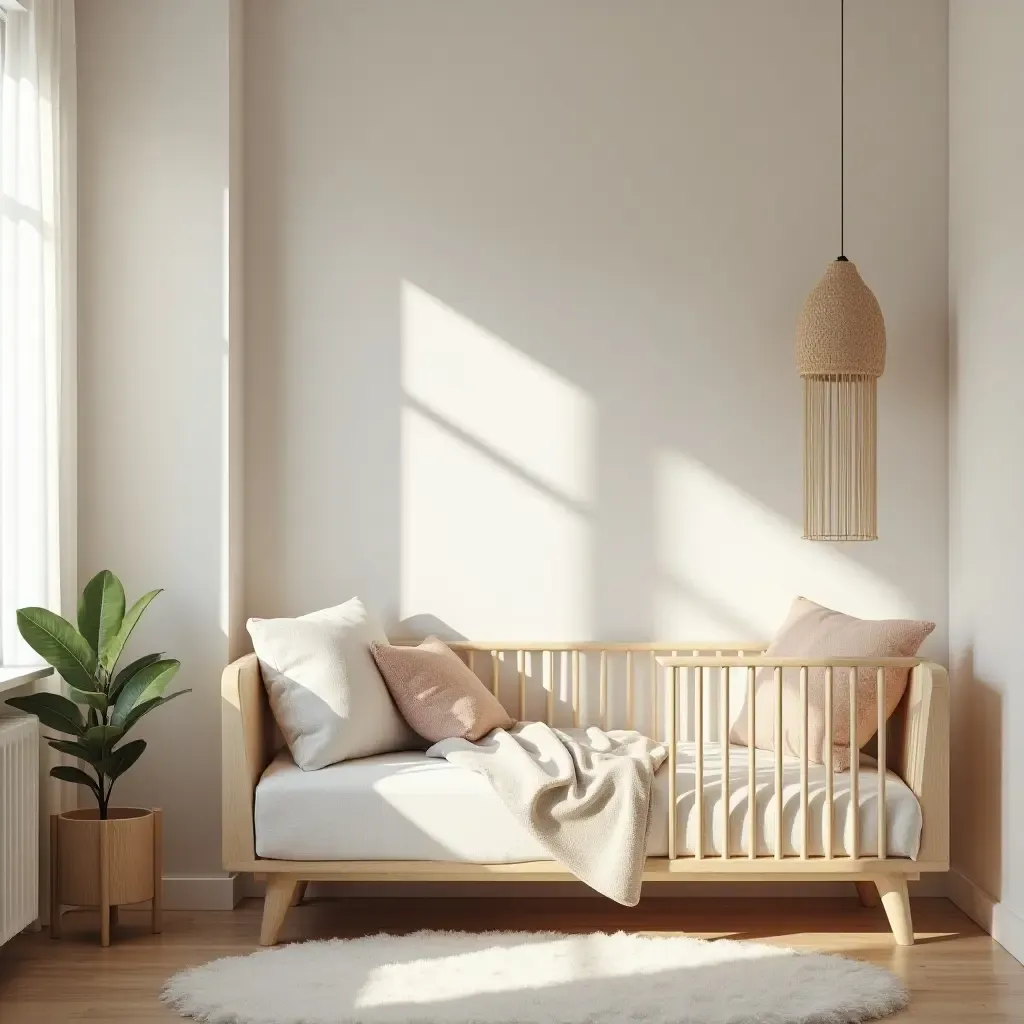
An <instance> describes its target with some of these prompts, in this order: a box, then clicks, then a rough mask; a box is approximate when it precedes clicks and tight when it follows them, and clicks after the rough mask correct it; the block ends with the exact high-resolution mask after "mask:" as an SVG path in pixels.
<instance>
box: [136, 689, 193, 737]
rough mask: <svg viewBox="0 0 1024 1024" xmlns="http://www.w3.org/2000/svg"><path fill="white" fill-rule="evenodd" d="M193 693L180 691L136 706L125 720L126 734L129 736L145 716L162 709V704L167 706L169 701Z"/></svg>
mask: <svg viewBox="0 0 1024 1024" xmlns="http://www.w3.org/2000/svg"><path fill="white" fill-rule="evenodd" d="M191 692H192V691H191V690H178V691H177V692H176V693H172V694H171V695H170V696H169V697H154V698H153V699H152V700H147V701H143V703H141V704H136V705H135V707H133V708H132V709H131V711H129V712H128V716H127V717H126V718H125V720H124V733H125V734H127V733H128V730H129V729H130V728H131V727H132V726H133V725H135V723H136V722H137V721H138V720H139V719H140V718H142V716H143V715H148V714H149V713H150V711H152V710H153V709H154V708H158V707H160V705H161V704H167V703H168V702H169V701H172V700H174V698H175V697H180V696H181V695H182V694H184V693H191Z"/></svg>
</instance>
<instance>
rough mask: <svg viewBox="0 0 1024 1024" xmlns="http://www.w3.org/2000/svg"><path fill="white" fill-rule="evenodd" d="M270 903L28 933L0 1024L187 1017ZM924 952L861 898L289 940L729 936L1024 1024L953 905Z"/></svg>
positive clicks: (390, 906)
mask: <svg viewBox="0 0 1024 1024" xmlns="http://www.w3.org/2000/svg"><path fill="white" fill-rule="evenodd" d="M261 909H262V904H261V902H260V901H256V900H248V901H246V903H244V904H243V905H242V906H241V907H239V908H238V909H237V910H235V911H233V912H232V911H206V912H184V911H178V912H165V914H164V933H163V934H162V935H150V934H149V933H148V931H147V927H148V917H147V915H145V914H142V913H138V912H131V911H122V912H121V922H120V924H119V926H118V928H117V929H116V930H115V932H114V937H113V944H112V945H111V946H110V948H109V949H101V948H100V947H99V945H98V944H97V928H96V921H95V916H94V915H92V914H90V913H88V912H86V911H82V912H73V913H69V914H67V915H66V916H65V922H66V927H65V937H64V938H62V939H58V940H53V939H51V938H49V936H48V934H47V932H45V931H44V932H41V933H36V934H24V935H21V936H19V937H18V938H16V939H14V940H12V941H11V942H10V943H8V944H7V945H6V946H4V947H2V948H0V1024H28V1022H32V1024H37V1022H40V1024H42V1022H45V1024H57V1022H62V1021H93V1022H96V1021H132V1022H134V1024H149V1022H151V1021H165V1022H166V1021H168V1020H176V1019H179V1018H176V1017H175V1016H174V1015H173V1014H171V1013H169V1012H168V1011H166V1010H164V1009H163V1007H162V1006H161V1005H160V1003H159V1002H158V1001H157V993H158V992H159V990H160V986H161V984H162V983H163V981H164V979H166V978H167V977H168V975H170V974H172V973H173V972H174V971H176V970H178V969H179V968H182V967H186V966H188V965H191V964H200V963H204V962H205V961H208V960H212V959H214V958H216V957H221V956H228V955H231V954H238V953H248V952H251V951H252V950H254V949H255V948H256V938H257V935H258V933H259V918H260V911H261ZM913 909H914V923H915V926H916V931H917V945H915V946H912V947H907V948H901V947H899V946H896V945H895V944H894V943H893V940H892V936H891V934H890V933H889V929H888V926H887V924H886V921H885V916H884V914H883V912H882V910H881V909H880V908H877V907H876V908H872V909H864V908H862V907H861V906H860V905H859V904H858V903H857V901H856V900H855V899H821V900H815V899H790V900H780V899H775V898H767V897H756V898H750V899H744V900H736V899H699V898H682V899H672V898H664V897H652V898H648V899H646V900H644V901H643V902H642V903H641V904H640V906H639V907H635V908H633V909H627V908H625V907H619V906H617V905H616V904H613V903H610V902H609V901H607V900H599V899H594V898H578V899H577V898H567V899H561V898H559V899H552V898H548V899H544V898H521V899H519V898H482V899H481V898H475V899H467V898H454V899H422V898H421V899H391V898H373V897H369V898H359V899H346V900H315V901H313V902H311V903H309V904H306V905H304V906H301V907H298V908H296V909H294V910H292V911H291V912H290V913H289V915H288V920H287V921H286V922H285V926H284V931H283V934H282V938H283V940H284V941H290V940H295V939H300V938H325V937H329V936H350V935H364V934H372V933H374V932H378V931H389V932H405V931H414V930H416V929H419V928H452V929H462V930H471V931H472V930H485V929H495V928H505V929H535V930H548V929H550V930H555V931H564V932H589V931H597V930H603V931H608V930H612V931H614V930H617V929H620V928H621V929H624V930H628V931H637V932H647V933H657V934H665V933H673V932H675V933H680V932H683V933H686V934H688V935H699V936H702V937H704V938H718V937H727V938H734V939H755V940H759V941H765V942H772V943H778V944H781V945H787V946H794V947H798V948H800V949H816V950H822V951H828V952H836V953H845V954H847V955H849V956H853V957H857V958H858V959H862V960H867V961H870V962H871V963H875V964H881V965H883V966H885V967H888V968H890V969H891V970H893V971H895V972H896V973H897V974H899V975H900V976H901V977H903V978H904V979H905V980H906V982H907V984H908V986H909V987H910V990H911V1004H910V1008H909V1009H908V1010H907V1011H906V1012H904V1013H903V1014H900V1015H898V1016H897V1017H893V1018H891V1019H892V1020H893V1021H899V1022H900V1024H912V1022H914V1024H917V1022H926V1021H927V1022H929V1024H931V1022H936V1021H938V1022H954V1021H955V1022H957V1024H961V1022H964V1021H970V1022H972V1024H994V1022H996V1021H998V1022H1007V1024H1009V1022H1013V1024H1021V1022H1022V1021H1024V967H1022V966H1021V965H1020V964H1019V963H1017V961H1016V960H1014V959H1013V958H1012V957H1011V956H1010V955H1009V954H1008V953H1007V952H1005V951H1004V950H1003V949H1002V947H1000V946H999V945H997V944H996V943H995V942H993V941H992V940H991V939H990V938H989V937H988V936H987V935H986V934H985V933H984V932H983V931H981V929H979V928H978V927H977V926H976V925H974V924H973V923H972V922H971V921H970V920H968V919H967V918H966V917H965V916H964V915H963V914H961V913H960V911H959V910H957V909H956V908H955V907H954V906H953V905H952V904H951V903H949V902H948V901H947V900H944V899H917V900H914V907H913Z"/></svg>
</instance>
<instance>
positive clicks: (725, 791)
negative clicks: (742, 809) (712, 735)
mask: <svg viewBox="0 0 1024 1024" xmlns="http://www.w3.org/2000/svg"><path fill="white" fill-rule="evenodd" d="M720 681H721V686H722V727H721V736H722V815H723V822H724V825H723V827H724V830H725V831H724V832H723V833H722V859H723V860H728V859H729V855H730V854H729V769H730V768H731V767H732V758H731V757H730V751H731V748H730V746H729V670H728V669H727V668H723V669H722V671H721V674H720Z"/></svg>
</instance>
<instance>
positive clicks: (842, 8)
mask: <svg viewBox="0 0 1024 1024" xmlns="http://www.w3.org/2000/svg"><path fill="white" fill-rule="evenodd" d="M839 259H840V261H842V262H844V263H845V262H847V260H846V0H839Z"/></svg>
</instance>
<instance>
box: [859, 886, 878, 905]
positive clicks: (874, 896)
mask: <svg viewBox="0 0 1024 1024" xmlns="http://www.w3.org/2000/svg"><path fill="white" fill-rule="evenodd" d="M853 884H854V885H855V886H856V887H857V899H859V900H860V905H861V906H862V907H877V906H878V889H876V888H875V883H874V882H854V883H853Z"/></svg>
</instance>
